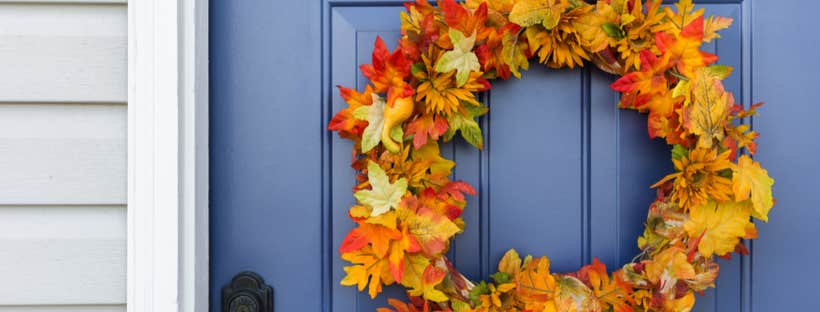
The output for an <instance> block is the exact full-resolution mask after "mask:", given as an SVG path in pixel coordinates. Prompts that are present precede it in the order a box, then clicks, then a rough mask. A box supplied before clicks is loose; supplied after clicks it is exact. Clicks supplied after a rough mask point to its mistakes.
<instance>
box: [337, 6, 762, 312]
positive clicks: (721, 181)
mask: <svg viewBox="0 0 820 312" xmlns="http://www.w3.org/2000/svg"><path fill="white" fill-rule="evenodd" d="M405 8H406V11H405V12H402V13H401V33H402V37H401V39H400V40H399V42H398V46H397V48H396V49H395V50H394V51H390V50H388V48H387V46H386V45H385V43H384V42H383V41H382V40H381V39H380V38H377V39H376V43H375V48H374V50H373V59H372V64H369V65H362V66H361V71H362V73H363V74H364V76H365V77H367V79H368V80H369V82H370V83H369V84H367V85H366V86H365V87H364V90H362V91H359V90H354V89H348V88H344V87H339V89H340V92H341V96H342V98H343V99H344V100H345V101H346V102H347V103H348V107H347V108H345V109H342V110H341V111H339V112H338V113H337V114H336V115H335V116H334V117H333V118H332V120H330V122H329V125H328V129H330V130H333V131H336V132H338V133H339V135H340V136H342V137H343V138H347V139H350V140H352V141H353V142H354V151H353V152H354V158H353V164H352V166H353V168H354V169H356V170H357V171H358V172H359V174H358V176H357V179H358V181H359V184H358V185H357V186H355V188H354V190H353V191H354V196H355V198H356V201H357V204H356V205H354V206H353V207H351V208H350V210H349V212H348V215H349V216H350V218H351V219H352V220H353V221H354V222H355V223H356V227H355V228H354V229H353V230H351V231H350V232H349V233H348V235H347V237H345V239H344V240H343V241H342V244H341V246H340V247H339V252H340V253H341V255H342V259H344V260H346V261H348V262H350V265H349V266H347V267H345V268H344V271H345V273H346V274H347V275H346V277H345V278H344V279H343V280H342V281H341V283H342V284H343V285H349V286H353V285H356V286H357V288H358V290H359V291H365V289H366V290H367V292H368V293H369V294H370V296H371V297H373V298H375V297H376V296H377V295H378V294H379V293H380V292H381V291H382V286H384V285H391V284H400V285H402V286H404V287H405V288H406V290H407V293H408V295H409V297H410V299H409V301H408V302H403V301H399V300H395V299H390V300H389V304H390V305H391V307H390V308H383V309H380V311H455V312H464V311H578V312H581V311H615V312H626V311H690V310H691V309H692V307H693V305H694V304H695V299H696V297H695V293H700V292H702V291H704V290H706V289H708V288H711V287H714V285H715V284H714V282H715V279H716V278H717V276H718V272H719V268H718V264H717V262H716V259H715V257H716V256H717V257H729V256H730V254H731V253H732V252H737V253H741V254H745V253H747V250H746V248H745V247H744V246H745V245H744V244H743V242H742V240H743V239H753V238H755V237H756V236H757V230H756V229H755V224H754V223H753V222H752V221H751V220H752V218H756V219H759V220H762V221H764V222H767V221H768V213H769V211H770V209H771V208H772V206H773V205H774V202H775V201H774V198H773V197H772V185H773V184H774V180H773V179H772V178H770V177H769V175H768V173H767V172H766V170H765V169H763V168H762V167H761V166H760V164H759V163H758V162H756V161H754V160H753V159H752V158H751V156H752V155H754V153H755V152H756V150H757V145H756V144H755V139H756V138H757V136H758V134H757V133H756V132H754V131H752V130H751V128H750V127H749V125H747V124H743V123H742V122H741V121H742V119H743V118H747V117H750V116H753V115H755V114H756V109H757V108H758V107H759V106H760V104H755V105H751V106H749V108H748V109H744V107H743V106H742V105H740V104H737V103H735V100H734V97H733V96H732V94H731V93H730V92H728V91H726V90H725V88H724V86H723V83H722V82H721V81H722V80H723V79H725V78H726V77H727V76H729V74H730V73H731V72H732V68H731V67H728V66H723V65H716V64H715V62H716V61H717V56H716V55H714V54H711V53H707V52H704V51H701V50H700V46H701V44H703V43H704V42H710V41H711V40H715V39H717V38H719V37H720V35H719V34H718V33H717V31H719V30H721V29H724V28H727V27H729V25H730V24H731V23H732V20H731V19H729V18H725V17H715V16H709V17H707V16H704V10H703V9H695V7H694V5H693V4H692V1H691V0H680V1H679V2H678V3H677V4H675V5H674V7H664V6H661V0H644V1H641V0H599V1H598V2H597V3H594V4H591V3H587V2H585V1H581V0H466V2H463V3H459V2H456V1H454V0H438V2H437V3H436V4H435V5H433V4H431V3H428V2H427V1H426V0H416V2H412V3H406V4H405ZM531 59H534V60H535V61H537V62H540V63H542V64H545V65H546V66H548V67H551V68H565V67H569V68H574V67H576V66H585V65H586V64H594V65H595V66H597V67H598V68H600V69H601V70H603V71H605V72H608V73H611V74H614V75H617V76H619V78H618V79H617V80H616V81H615V82H614V83H612V85H611V88H612V89H614V90H616V91H618V92H620V93H621V98H620V102H619V103H618V105H619V106H620V107H622V108H628V109H634V110H637V111H639V112H643V113H647V114H648V119H647V120H648V122H647V127H648V133H649V137H650V138H660V139H663V140H665V141H666V142H667V143H668V144H669V145H670V147H671V158H672V162H673V164H674V170H675V172H673V173H671V174H669V175H668V176H666V177H664V178H663V179H661V180H660V181H658V182H657V183H656V184H655V185H652V187H653V188H656V190H657V198H656V199H655V200H654V201H653V202H652V203H651V204H650V206H649V211H648V214H647V219H646V222H645V225H646V228H645V231H644V233H643V235H641V236H640V237H639V238H638V247H639V248H640V250H641V253H640V254H639V255H638V256H636V257H635V258H634V260H633V261H632V262H631V263H628V264H626V265H624V266H623V267H621V268H620V269H617V270H615V271H613V272H608V271H607V269H606V267H605V266H604V265H603V264H602V263H601V262H599V261H598V260H597V259H595V260H594V261H593V262H592V263H590V264H588V265H586V266H584V267H582V268H580V269H579V270H578V271H576V272H571V273H555V272H552V271H551V270H550V260H549V259H548V258H546V257H532V256H526V257H523V258H522V257H521V256H519V255H518V253H517V252H516V251H515V250H514V249H511V250H509V251H508V252H507V253H506V254H505V255H504V256H503V258H502V259H501V261H500V263H499V264H498V272H497V273H495V274H493V275H492V276H491V278H492V280H490V281H480V282H473V281H470V280H469V279H467V278H466V277H465V276H463V275H462V274H461V273H459V272H458V270H457V269H456V268H455V267H454V266H453V264H452V263H450V261H449V260H448V259H447V258H446V256H445V253H446V252H447V250H448V248H449V246H450V242H451V240H452V239H453V238H454V237H455V236H456V235H457V234H459V233H460V232H461V231H463V229H464V221H463V220H462V218H461V214H462V212H463V210H464V209H465V208H466V201H465V196H466V195H475V194H476V191H475V190H474V189H473V187H471V186H470V185H468V184H467V183H464V182H461V181H452V180H450V176H451V172H452V170H453V168H454V166H455V163H454V162H453V161H451V160H448V159H445V158H444V157H442V156H441V153H440V151H439V146H438V144H439V142H440V141H449V140H452V139H453V138H454V137H455V136H456V135H459V136H461V137H462V138H463V139H464V140H465V141H466V142H468V143H469V144H472V145H473V146H475V147H476V148H479V149H481V148H483V135H482V133H481V128H480V127H479V123H478V122H477V118H478V117H480V116H482V115H484V114H486V113H487V112H488V109H487V107H486V106H484V104H482V103H481V102H480V101H478V100H477V94H478V93H480V92H482V91H485V90H488V89H490V87H491V85H490V82H489V80H491V79H496V78H500V79H509V78H510V77H512V76H515V77H516V78H521V72H522V71H523V70H526V69H528V67H529V64H530V63H529V62H530V60H531Z"/></svg>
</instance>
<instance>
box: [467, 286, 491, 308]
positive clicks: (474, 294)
mask: <svg viewBox="0 0 820 312" xmlns="http://www.w3.org/2000/svg"><path fill="white" fill-rule="evenodd" d="M488 294H490V286H488V285H487V283H485V282H484V281H481V282H480V283H478V284H476V285H475V286H474V287H473V289H470V301H472V303H473V305H474V306H478V305H480V304H481V295H488Z"/></svg>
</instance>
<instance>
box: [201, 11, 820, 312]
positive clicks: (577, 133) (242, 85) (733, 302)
mask: <svg viewBox="0 0 820 312" xmlns="http://www.w3.org/2000/svg"><path fill="white" fill-rule="evenodd" d="M699 2H700V3H701V4H703V7H705V8H706V10H707V12H708V13H709V14H718V15H723V16H729V17H732V18H734V19H735V24H734V25H733V26H732V27H731V28H730V29H728V30H725V31H723V32H721V34H722V36H723V38H722V39H720V40H719V41H718V42H717V43H713V44H710V45H708V46H707V47H706V49H707V50H710V51H712V52H715V53H717V54H718V55H719V56H720V58H721V59H720V63H722V64H726V65H730V66H733V67H735V74H734V75H732V76H731V77H730V78H728V79H727V80H726V81H725V84H726V87H727V88H728V89H729V90H730V91H732V92H734V93H735V96H736V98H737V99H738V101H742V102H744V103H745V102H750V100H758V99H765V100H768V101H769V105H768V107H764V109H763V111H762V112H763V116H762V117H760V118H758V119H756V120H754V124H753V125H754V127H755V128H756V129H758V130H760V131H761V132H763V135H764V136H763V137H762V138H761V141H760V142H761V153H760V155H758V156H757V159H759V160H760V161H762V162H763V164H764V166H766V167H767V168H769V169H770V173H771V175H772V176H774V177H775V178H776V179H777V184H776V186H775V187H776V189H775V191H776V195H777V196H778V204H777V206H776V209H775V210H774V211H773V212H772V216H771V218H772V220H773V223H772V224H760V225H759V226H760V234H761V239H760V240H759V241H756V242H754V243H753V244H751V246H750V247H751V249H752V252H753V254H752V256H750V257H742V258H741V257H736V258H735V259H733V260H731V261H723V260H721V275H720V277H719V279H718V282H717V284H718V286H719V289H717V290H711V291H707V292H706V294H705V295H704V296H703V297H698V304H697V306H696V309H695V311H700V312H705V311H753V310H754V311H780V310H783V309H785V308H788V309H787V310H800V308H802V309H803V310H811V309H809V307H810V306H809V305H808V304H809V301H808V300H805V299H804V300H800V299H803V298H807V297H808V295H809V294H810V293H811V291H812V290H813V289H814V287H813V286H812V285H813V284H810V281H809V280H808V279H804V277H806V276H809V277H813V278H817V277H820V270H819V269H817V268H816V267H817V266H811V265H810V264H812V263H811V262H810V261H811V260H810V259H813V258H817V256H818V251H817V250H816V249H814V248H811V243H810V241H807V239H809V238H811V237H817V236H818V234H820V232H818V230H817V229H818V227H817V226H816V224H817V223H818V221H820V213H818V212H817V211H816V209H814V208H815V207H817V206H818V205H817V204H818V202H820V196H818V195H816V194H817V192H813V191H814V189H816V188H817V185H818V183H817V182H818V181H817V180H816V179H817V176H818V174H817V173H820V167H818V165H816V164H815V163H816V161H813V159H812V158H811V157H806V156H804V157H801V156H800V155H811V154H813V153H812V152H817V151H820V145H818V144H819V143H818V142H820V131H816V130H814V129H811V128H808V126H806V125H808V124H810V123H809V121H810V120H809V118H811V117H810V116H812V113H814V114H817V113H820V111H818V110H820V109H818V108H817V106H816V105H809V104H808V103H811V102H812V100H813V99H816V98H818V96H820V94H817V93H818V91H817V88H816V85H818V83H817V82H818V79H817V78H815V76H816V74H814V73H816V72H820V63H818V61H817V58H816V57H814V56H813V54H810V53H812V52H810V51H812V49H811V48H810V47H814V46H818V44H820V41H818V35H816V34H814V33H812V32H810V31H808V29H812V28H810V26H811V25H810V22H809V21H810V20H811V16H810V15H809V14H810V13H809V12H811V11H812V10H810V9H815V11H816V9H817V8H819V7H820V5H818V4H814V3H813V2H809V1H797V2H799V3H800V5H789V6H788V7H784V5H782V4H781V5H779V6H778V4H777V2H771V3H768V2H767V3H763V1H754V2H753V1H750V0H746V1H741V0H714V1H699ZM400 4H401V1H397V0H379V1H375V0H324V1H275V2H271V1H262V0H244V1H229V0H212V1H211V12H212V13H211V45H212V46H211V107H212V108H211V114H212V115H211V160H212V164H211V176H212V183H211V192H212V195H211V229H212V232H211V273H212V274H211V287H212V292H211V299H212V302H213V303H217V302H218V301H219V289H220V288H221V287H222V285H224V284H225V283H226V282H227V281H228V280H229V279H230V277H231V276H232V275H233V274H236V273H237V272H240V271H242V270H254V271H257V272H259V273H260V274H261V275H262V276H263V277H264V278H265V279H266V281H268V282H269V283H270V284H272V285H273V287H274V288H275V290H276V295H275V296H276V298H275V304H276V309H277V310H278V311H319V310H321V311H372V310H373V309H374V308H375V307H379V306H384V305H385V302H386V298H388V297H403V293H402V291H401V289H400V288H398V287H387V288H386V290H385V292H384V293H383V294H382V295H380V296H379V297H378V298H377V299H376V300H371V299H370V298H369V296H368V295H367V294H366V293H358V292H356V290H355V289H354V288H351V287H343V286H340V285H339V284H338V282H339V281H340V280H341V279H342V277H343V276H344V272H343V271H342V267H343V266H344V265H345V262H344V261H342V260H341V259H340V258H339V256H338V253H337V251H336V250H337V249H338V246H339V245H340V244H341V240H342V238H343V237H344V235H345V234H346V233H347V232H348V231H349V229H350V228H351V227H352V226H353V223H352V222H351V221H349V219H348V218H347V216H346V211H347V208H348V207H349V206H350V205H351V204H353V202H354V198H353V196H352V194H351V188H352V187H353V185H354V183H355V181H354V179H353V177H354V172H353V171H352V169H350V167H349V164H350V149H351V144H350V142H348V141H346V140H341V139H339V138H338V137H336V136H334V135H332V134H330V133H329V132H327V131H325V130H324V125H325V124H326V122H327V120H329V118H330V116H332V114H333V113H334V112H336V111H338V110H339V109H341V108H342V107H344V106H345V103H344V102H343V101H342V99H341V98H340V97H339V96H338V93H337V90H336V89H335V87H334V86H335V85H345V86H356V87H357V88H359V89H362V88H363V87H364V84H365V83H366V80H365V79H364V77H363V76H362V75H361V73H359V71H358V69H357V67H358V65H359V64H363V63H368V62H369V61H370V53H371V51H372V45H373V41H374V40H375V37H376V36H377V35H379V36H381V37H382V38H384V39H385V41H386V42H387V43H388V45H389V46H390V47H391V48H392V47H393V46H395V40H396V39H397V38H398V37H399V32H398V30H399V20H398V12H399V11H400V10H401V7H400ZM807 7H808V8H807ZM278 12H287V14H278ZM772 25H784V26H783V27H772ZM753 28H754V32H752V30H753ZM799 29H806V31H799V32H797V33H795V32H794V31H795V30H799ZM786 30H789V32H790V33H787V32H786ZM798 35H799V37H796V36H798ZM799 38H803V40H804V41H799V40H798V39H799ZM796 43H797V44H798V46H800V45H803V46H804V48H802V49H790V50H789V53H792V54H791V55H792V56H791V57H788V58H785V59H784V58H782V53H783V52H782V50H780V48H781V47H784V46H790V44H791V46H794V45H795V44H796ZM797 69H803V70H797ZM753 72H754V73H756V74H757V75H753ZM753 77H754V79H752V78H753ZM613 79H614V77H612V76H610V75H607V74H604V73H601V72H599V71H597V70H594V69H590V68H588V69H576V70H559V71H555V70H548V69H546V68H544V67H543V66H540V65H537V64H533V69H532V70H530V71H529V72H527V73H525V79H523V80H520V81H518V80H512V81H506V82H501V81H499V82H494V87H493V90H492V91H490V92H487V93H485V94H483V95H482V96H481V97H482V101H484V102H485V103H486V104H487V105H488V106H490V108H491V109H490V114H488V115H487V116H485V117H483V118H481V120H480V123H481V125H482V128H483V129H484V130H485V133H484V134H485V142H486V148H485V149H484V150H482V151H478V150H475V149H474V148H472V147H471V146H469V145H468V144H466V143H465V142H463V141H461V140H460V139H457V140H455V141H454V142H452V143H448V144H444V145H443V146H442V153H443V155H444V156H445V157H447V158H451V159H453V160H455V161H456V162H457V164H458V165H457V167H456V168H455V171H454V177H455V178H456V179H460V180H464V181H467V182H468V183H470V184H471V185H474V186H475V187H476V188H477V189H478V190H479V195H478V196H473V197H470V198H468V208H467V210H466V211H465V214H464V218H465V221H466V224H467V228H466V229H465V231H464V233H462V234H461V235H459V236H458V238H457V239H456V240H455V242H453V244H452V248H451V251H450V253H449V256H450V258H451V259H452V260H453V261H454V263H455V264H456V265H457V267H459V269H460V270H461V271H462V272H463V273H465V275H467V276H468V277H471V278H473V279H482V278H486V277H487V276H488V275H489V274H490V273H492V272H493V271H494V270H495V265H496V263H497V260H498V259H499V257H500V256H501V255H502V254H503V252H504V251H506V249H507V248H511V247H515V248H517V249H518V250H519V251H520V252H522V253H532V254H536V255H547V256H549V257H550V258H551V259H552V261H553V268H554V269H555V270H557V271H571V270H575V269H577V268H578V267H580V266H581V265H584V264H586V263H589V261H591V259H592V257H598V258H600V259H601V261H602V262H604V263H605V264H606V265H607V266H608V267H609V268H610V269H614V268H617V267H619V266H620V265H622V264H623V263H626V262H628V261H629V260H630V259H631V258H632V257H633V255H634V254H636V253H637V246H636V243H635V239H636V237H637V236H638V235H639V234H640V233H641V231H642V230H643V224H642V223H643V220H644V219H645V213H646V209H647V206H648V204H649V203H650V201H651V200H652V199H653V198H654V191H653V190H650V189H649V185H651V184H652V183H654V182H655V181H657V180H658V179H659V178H660V177H662V176H663V175H665V174H667V173H668V172H670V171H671V164H669V161H668V159H669V156H668V153H669V151H668V147H667V146H666V144H665V143H663V142H660V141H657V140H655V141H652V140H649V139H648V137H647V133H646V125H645V121H646V119H645V116H641V115H639V114H637V113H635V112H633V111H619V110H618V109H617V107H616V106H615V103H616V102H617V96H618V95H617V94H616V93H615V92H613V91H612V90H610V89H609V87H608V85H609V84H610V83H611V82H612V81H613ZM812 87H815V88H812ZM767 108H770V109H767ZM795 118H797V119H795ZM792 120H795V121H798V122H784V121H792ZM775 121H779V122H775ZM793 133H800V134H801V135H803V136H804V137H805V139H801V141H799V142H798V141H795V140H794V139H792V138H791V135H792V134H793ZM796 146H797V147H796ZM794 148H800V150H801V152H800V153H794V152H791V153H790V152H789V151H792V150H794ZM806 172H813V173H814V174H812V175H808V176H807V175H806V174H805V173H806ZM781 285H782V286H781ZM213 306H214V307H216V306H218V305H213ZM212 309H214V308H212Z"/></svg>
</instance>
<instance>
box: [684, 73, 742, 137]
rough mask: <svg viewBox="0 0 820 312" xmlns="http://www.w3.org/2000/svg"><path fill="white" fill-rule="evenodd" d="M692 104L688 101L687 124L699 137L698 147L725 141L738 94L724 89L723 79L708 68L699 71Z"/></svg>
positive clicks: (693, 85) (693, 87)
mask: <svg viewBox="0 0 820 312" xmlns="http://www.w3.org/2000/svg"><path fill="white" fill-rule="evenodd" d="M690 82H691V84H692V95H691V96H692V100H691V103H687V104H684V111H683V126H684V127H686V129H688V130H689V131H690V132H692V133H693V134H695V135H697V136H698V147H702V148H711V147H712V145H713V144H714V142H715V141H717V142H720V141H721V140H723V138H724V136H725V134H726V132H725V128H724V127H725V124H726V122H727V120H728V119H729V114H730V112H731V109H732V106H734V97H733V96H732V94H731V93H729V92H726V91H725V90H724V89H723V84H722V83H721V82H720V79H717V77H714V76H712V75H710V74H709V73H708V71H707V70H705V69H702V68H701V69H698V70H696V71H695V77H694V79H693V80H691V81H690Z"/></svg>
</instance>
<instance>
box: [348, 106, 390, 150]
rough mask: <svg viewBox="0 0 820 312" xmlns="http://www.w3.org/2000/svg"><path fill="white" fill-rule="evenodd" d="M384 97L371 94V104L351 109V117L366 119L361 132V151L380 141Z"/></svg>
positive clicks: (372, 146)
mask: <svg viewBox="0 0 820 312" xmlns="http://www.w3.org/2000/svg"><path fill="white" fill-rule="evenodd" d="M384 106H385V102H384V99H383V98H382V97H380V96H378V95H376V94H375V93H374V94H373V105H368V106H361V107H359V108H357V109H356V110H355V111H353V117H355V118H356V119H359V120H366V121H367V128H364V132H363V133H362V153H367V152H369V151H370V150H372V149H373V148H374V147H376V145H379V143H380V142H381V141H382V139H381V134H382V128H384Z"/></svg>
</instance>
